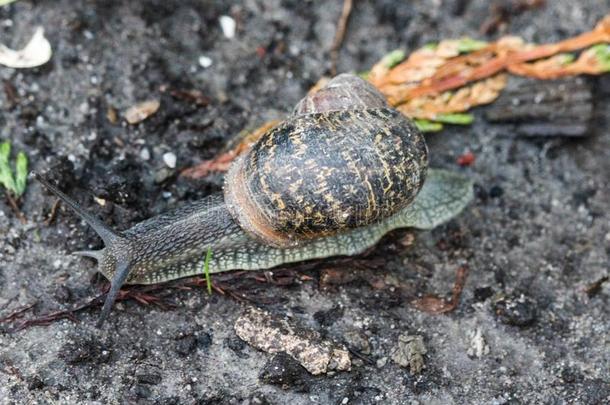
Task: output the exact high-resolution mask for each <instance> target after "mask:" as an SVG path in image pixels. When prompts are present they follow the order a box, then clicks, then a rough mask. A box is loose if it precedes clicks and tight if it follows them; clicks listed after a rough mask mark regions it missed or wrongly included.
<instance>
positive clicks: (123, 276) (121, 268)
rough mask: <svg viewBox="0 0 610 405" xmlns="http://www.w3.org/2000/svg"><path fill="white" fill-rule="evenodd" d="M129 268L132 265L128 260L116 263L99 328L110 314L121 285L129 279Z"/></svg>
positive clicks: (98, 324)
mask: <svg viewBox="0 0 610 405" xmlns="http://www.w3.org/2000/svg"><path fill="white" fill-rule="evenodd" d="M129 270H131V267H130V266H129V262H128V261H123V262H119V263H117V264H116V272H115V273H114V277H112V280H111V281H110V290H108V294H106V300H105V301H104V306H103V307H102V313H101V315H100V317H99V319H98V320H97V327H98V328H101V327H102V326H103V325H104V321H105V320H106V318H107V317H108V315H109V314H110V311H111V310H112V304H114V301H115V300H116V297H117V296H118V295H119V291H120V290H121V287H122V286H123V284H124V283H125V280H127V276H128V275H129Z"/></svg>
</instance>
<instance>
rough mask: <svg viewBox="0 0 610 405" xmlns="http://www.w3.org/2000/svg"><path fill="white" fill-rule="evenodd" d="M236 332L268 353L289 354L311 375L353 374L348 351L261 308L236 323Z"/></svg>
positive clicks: (250, 309)
mask: <svg viewBox="0 0 610 405" xmlns="http://www.w3.org/2000/svg"><path fill="white" fill-rule="evenodd" d="M234 328H235V332H236V333H237V336H239V337H240V338H241V339H242V340H244V341H245V342H246V343H248V344H249V345H251V346H253V347H255V348H257V349H259V350H262V351H264V352H266V353H279V352H285V353H287V354H289V355H290V356H291V357H292V358H294V359H295V360H296V361H298V362H299V363H300V364H301V365H302V366H303V367H305V369H307V371H309V372H310V373H311V374H314V375H317V374H323V373H326V372H328V371H331V370H341V371H343V370H349V369H350V367H351V360H350V356H349V352H348V351H347V349H346V348H344V347H342V346H339V345H337V344H335V343H333V342H331V341H328V340H323V339H322V338H321V336H320V335H319V334H318V333H317V332H316V331H314V330H310V329H305V328H302V327H299V326H297V325H294V324H293V323H291V322H288V321H287V320H284V319H279V318H277V317H275V316H273V315H271V314H270V313H268V312H266V311H263V310H261V309H258V308H249V309H248V310H246V311H245V312H244V313H243V314H242V315H241V316H240V317H239V318H238V319H237V321H236V322H235V325H234Z"/></svg>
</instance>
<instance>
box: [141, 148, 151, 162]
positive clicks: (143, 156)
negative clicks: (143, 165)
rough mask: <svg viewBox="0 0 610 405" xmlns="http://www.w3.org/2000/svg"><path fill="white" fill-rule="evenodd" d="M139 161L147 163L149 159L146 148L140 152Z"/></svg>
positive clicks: (148, 152)
mask: <svg viewBox="0 0 610 405" xmlns="http://www.w3.org/2000/svg"><path fill="white" fill-rule="evenodd" d="M140 159H142V160H144V161H147V160H149V159H150V151H149V150H148V148H143V149H142V150H141V151H140Z"/></svg>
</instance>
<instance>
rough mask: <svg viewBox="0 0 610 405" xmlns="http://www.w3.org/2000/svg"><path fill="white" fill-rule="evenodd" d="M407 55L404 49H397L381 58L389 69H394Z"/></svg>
mask: <svg viewBox="0 0 610 405" xmlns="http://www.w3.org/2000/svg"><path fill="white" fill-rule="evenodd" d="M406 57H407V54H406V53H405V51H403V50H402V49H396V50H394V51H392V52H390V53H388V54H387V55H385V56H384V57H383V58H382V59H381V63H383V65H384V66H385V67H387V68H388V69H392V68H393V67H394V66H396V65H398V64H399V63H400V62H402V61H403V60H404V59H405V58H406Z"/></svg>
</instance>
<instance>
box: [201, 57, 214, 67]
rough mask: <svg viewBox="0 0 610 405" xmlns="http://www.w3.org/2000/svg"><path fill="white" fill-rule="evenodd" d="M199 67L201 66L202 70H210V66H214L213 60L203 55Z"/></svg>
mask: <svg viewBox="0 0 610 405" xmlns="http://www.w3.org/2000/svg"><path fill="white" fill-rule="evenodd" d="M198 61H199V66H201V67H202V68H204V69H206V68H209V67H210V66H212V58H210V57H208V56H205V55H201V56H200V57H199V60H198Z"/></svg>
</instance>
